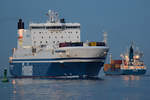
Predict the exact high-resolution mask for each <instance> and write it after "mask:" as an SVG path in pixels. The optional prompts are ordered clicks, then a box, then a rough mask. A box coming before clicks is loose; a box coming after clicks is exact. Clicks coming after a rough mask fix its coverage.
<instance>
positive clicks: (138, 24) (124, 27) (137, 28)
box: [0, 0, 150, 68]
mask: <svg viewBox="0 0 150 100" xmlns="http://www.w3.org/2000/svg"><path fill="white" fill-rule="evenodd" d="M149 5H150V0H1V1H0V35H1V36H0V48H1V49H0V68H4V67H8V57H9V56H11V53H12V48H15V47H16V46H17V21H18V19H19V18H22V19H23V21H24V22H25V28H28V24H29V22H31V21H34V22H35V21H37V22H39V21H42V22H44V21H46V20H47V17H46V16H45V14H46V13H47V11H48V10H49V9H51V10H55V11H57V12H58V13H59V17H60V18H65V19H66V21H67V22H79V23H80V24H81V39H82V41H86V40H89V41H101V40H103V34H102V32H103V31H106V32H107V33H108V45H109V47H110V52H111V53H112V56H113V58H114V59H120V53H123V52H125V51H126V49H127V47H129V45H130V44H131V42H132V41H134V44H135V45H136V46H138V47H139V49H140V50H141V51H143V53H144V57H143V60H144V61H145V64H146V65H147V67H148V66H149V65H150V62H149V58H150V53H149V52H150V46H149V43H150V28H149V27H150V6H149Z"/></svg>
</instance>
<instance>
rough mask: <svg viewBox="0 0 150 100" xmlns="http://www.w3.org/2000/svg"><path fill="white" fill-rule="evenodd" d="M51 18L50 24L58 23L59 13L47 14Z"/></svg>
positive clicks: (51, 12) (50, 11) (50, 12)
mask: <svg viewBox="0 0 150 100" xmlns="http://www.w3.org/2000/svg"><path fill="white" fill-rule="evenodd" d="M46 15H47V16H48V17H49V20H48V22H50V23H55V22H58V13H57V12H55V11H52V10H48V13H47V14H46Z"/></svg>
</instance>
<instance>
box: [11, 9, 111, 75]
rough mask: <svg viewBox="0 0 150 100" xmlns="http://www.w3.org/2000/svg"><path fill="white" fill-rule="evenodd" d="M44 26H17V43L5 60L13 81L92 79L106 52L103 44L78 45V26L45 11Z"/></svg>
mask: <svg viewBox="0 0 150 100" xmlns="http://www.w3.org/2000/svg"><path fill="white" fill-rule="evenodd" d="M47 16H48V17H49V20H48V21H47V22H45V23H30V24H29V29H24V22H23V21H22V19H19V22H18V43H17V48H13V53H12V56H11V57H9V64H10V68H9V69H10V74H11V75H12V76H13V77H64V76H65V77H66V76H77V77H96V76H98V74H99V71H100V70H101V67H102V66H103V64H104V62H105V59H106V56H107V52H108V50H109V48H108V46H107V45H106V40H104V41H102V42H82V41H81V40H80V23H67V22H66V21H65V19H59V18H58V13H57V12H55V11H52V10H49V11H48V13H47Z"/></svg>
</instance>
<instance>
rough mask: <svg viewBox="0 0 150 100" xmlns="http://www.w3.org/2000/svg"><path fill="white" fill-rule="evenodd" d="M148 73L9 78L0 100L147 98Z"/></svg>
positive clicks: (0, 85)
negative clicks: (89, 76) (83, 76)
mask: <svg viewBox="0 0 150 100" xmlns="http://www.w3.org/2000/svg"><path fill="white" fill-rule="evenodd" d="M149 85H150V75H147V74H146V75H141V76H133V75H119V76H105V75H100V78H94V79H91V78H90V79H76V78H69V79H46V78H45V79H40V78H10V82H9V83H2V82H1V81H0V100H150V86H149Z"/></svg>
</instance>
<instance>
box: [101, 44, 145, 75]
mask: <svg viewBox="0 0 150 100" xmlns="http://www.w3.org/2000/svg"><path fill="white" fill-rule="evenodd" d="M142 56H143V54H142V53H141V52H140V51H138V50H136V51H134V49H133V45H131V46H130V49H129V52H127V53H125V54H124V55H123V54H121V57H122V59H121V60H112V57H111V55H110V64H104V69H103V70H104V73H105V74H106V75H143V74H145V73H146V66H145V64H144V62H143V61H141V59H140V58H141V57H142Z"/></svg>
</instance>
